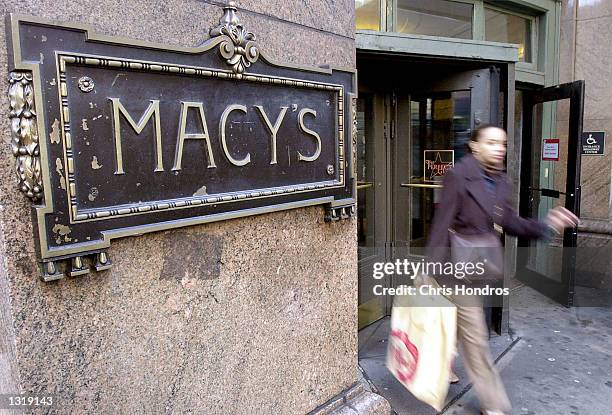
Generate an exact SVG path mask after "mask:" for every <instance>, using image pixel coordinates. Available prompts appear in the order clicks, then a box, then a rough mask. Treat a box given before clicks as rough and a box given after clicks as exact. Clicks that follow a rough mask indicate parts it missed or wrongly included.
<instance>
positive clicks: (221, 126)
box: [219, 104, 251, 167]
mask: <svg viewBox="0 0 612 415" xmlns="http://www.w3.org/2000/svg"><path fill="white" fill-rule="evenodd" d="M232 111H241V112H243V113H245V114H246V112H247V108H246V107H245V106H244V105H239V104H234V105H229V106H228V107H227V108H225V111H223V114H222V115H221V120H220V121H219V134H220V135H221V145H222V146H223V152H224V153H225V157H227V159H228V160H229V162H230V163H232V164H233V165H234V166H238V167H240V166H244V165H245V164H248V163H250V162H251V153H247V155H246V157H245V158H243V159H242V160H236V159H235V158H233V157H232V155H231V154H230V152H229V150H228V149H227V142H226V141H225V125H226V124H227V117H228V116H229V115H230V113H231V112H232Z"/></svg>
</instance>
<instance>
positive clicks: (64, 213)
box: [9, 6, 355, 280]
mask: <svg viewBox="0 0 612 415" xmlns="http://www.w3.org/2000/svg"><path fill="white" fill-rule="evenodd" d="M9 20H10V30H11V35H12V40H11V42H10V45H9V50H10V52H12V53H10V55H11V57H12V59H11V62H10V68H9V70H10V91H9V95H10V105H11V108H10V110H11V121H12V130H13V150H14V154H15V156H16V161H17V165H16V167H17V173H18V176H19V188H20V189H21V190H22V191H23V192H24V193H25V194H26V195H27V196H28V197H29V198H30V199H32V201H33V202H34V207H33V210H34V218H35V219H34V220H35V232H36V233H37V240H38V242H39V251H40V258H41V260H42V262H43V265H44V267H43V268H44V269H43V275H44V278H45V279H46V280H52V279H57V278H60V277H62V276H63V275H64V273H65V272H67V273H68V274H71V275H78V274H81V273H86V272H88V271H89V269H90V267H93V268H95V269H98V270H102V269H105V268H107V267H108V266H110V259H109V258H108V257H107V255H106V253H105V248H107V247H108V246H109V245H110V243H111V240H112V239H114V238H119V237H124V236H130V235H138V234H143V233H146V232H152V231H158V230H164V229H171V228H177V227H182V226H189V225H194V224H199V223H205V222H211V221H218V220H224V219H229V218H235V217H240V216H247V215H255V214H259V213H265V212H271V211H275V210H283V209H291V208H296V207H302V206H309V205H317V204H322V205H325V206H326V214H325V217H326V220H328V221H335V220H338V219H340V218H344V217H348V216H351V215H352V214H354V204H355V175H354V171H355V166H354V154H353V149H354V142H353V140H354V131H353V130H354V121H353V116H354V99H355V85H354V79H355V77H354V73H353V72H352V71H350V70H338V69H327V68H303V67H294V66H287V65H282V64H277V63H273V62H271V61H269V60H268V59H266V58H265V57H264V55H263V54H262V52H261V50H260V48H259V45H258V44H257V42H256V38H255V35H254V34H252V33H250V32H248V31H247V30H246V29H245V28H244V27H243V26H242V25H241V24H240V23H239V22H238V19H237V16H236V9H235V8H234V7H232V6H228V7H226V8H224V15H223V16H222V18H221V20H220V22H219V24H218V26H217V27H215V28H213V29H211V31H210V39H209V40H207V41H206V42H205V43H203V44H202V45H201V46H200V47H197V48H180V49H179V48H174V49H173V48H171V47H167V46H164V45H156V44H148V43H142V42H133V41H132V42H130V41H128V40H123V39H116V38H110V37H106V36H101V35H96V34H95V33H93V32H92V31H91V30H90V29H89V28H87V27H84V26H66V25H56V24H53V23H50V22H47V21H42V20H39V19H34V18H23V17H18V16H10V19H9ZM203 243H205V241H203ZM62 259H67V260H69V261H63V262H65V263H67V266H66V270H63V269H62V261H60V260H62Z"/></svg>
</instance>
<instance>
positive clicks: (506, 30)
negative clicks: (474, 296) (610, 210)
mask: <svg viewBox="0 0 612 415" xmlns="http://www.w3.org/2000/svg"><path fill="white" fill-rule="evenodd" d="M602 7H603V6H602ZM596 8H597V5H594V4H591V2H588V4H586V3H585V4H579V3H578V2H571V1H570V2H559V1H552V0H551V1H545V0H542V1H540V0H538V1H504V2H486V1H484V2H483V1H463V0H460V1H446V0H440V1H427V2H424V1H423V2H421V1H402V0H394V1H384V0H383V1H357V2H356V27H357V31H356V47H357V68H358V71H359V96H360V98H359V104H358V115H357V119H358V143H359V144H360V147H358V155H359V160H358V161H359V163H360V164H358V173H359V175H360V176H359V177H358V179H359V182H358V194H359V207H358V212H359V214H360V215H359V226H358V228H359V229H358V239H359V246H360V283H361V284H360V301H359V303H360V314H359V317H360V327H364V326H366V325H367V324H369V323H371V322H372V321H376V320H377V319H379V318H382V317H383V316H385V315H388V314H389V312H390V308H391V300H392V299H391V298H389V297H385V296H382V297H381V296H376V295H374V294H373V292H372V287H373V284H379V283H380V282H377V281H373V280H372V278H371V267H372V263H373V262H376V261H385V260H386V261H389V260H393V259H394V258H398V257H405V256H406V255H410V252H411V250H412V251H413V253H414V254H415V255H416V257H418V253H419V252H418V251H419V248H420V247H422V246H423V245H424V243H425V240H426V238H427V230H428V227H429V224H430V223H431V219H432V217H433V211H434V208H435V206H436V201H437V199H438V198H439V192H440V188H441V186H440V184H439V183H437V180H436V178H435V177H434V178H432V177H428V176H430V175H431V173H432V172H431V171H430V170H428V168H427V167H426V165H427V163H428V162H429V163H431V165H435V163H434V161H435V160H433V159H432V160H430V158H434V159H435V157H437V158H438V163H441V164H446V165H448V164H450V165H452V163H453V162H457V161H458V160H459V159H460V158H461V157H462V155H463V154H465V141H466V140H467V139H468V137H469V134H470V131H471V130H472V129H473V128H475V127H477V126H478V125H480V124H483V123H486V124H494V125H499V126H501V127H503V128H505V129H506V130H507V132H508V156H507V163H506V164H507V172H508V176H509V177H510V179H511V180H512V182H513V184H514V186H515V189H516V192H515V194H514V200H513V203H514V206H515V208H516V209H517V211H519V212H520V213H521V214H522V215H525V216H531V217H543V216H544V215H545V213H546V212H547V210H548V209H550V208H552V207H554V206H559V205H561V206H566V207H568V208H570V209H571V210H573V211H575V212H578V213H581V217H582V218H583V219H584V223H583V225H582V227H581V228H580V232H576V231H569V232H566V234H565V235H564V236H563V237H559V238H555V239H554V240H553V241H551V242H550V243H542V242H528V241H520V240H516V238H510V237H506V240H505V246H506V254H507V255H506V256H507V258H506V261H507V262H506V282H505V283H506V285H507V286H512V285H513V284H516V283H517V281H516V280H515V276H516V278H517V279H518V280H519V281H518V283H524V284H527V285H531V286H533V287H534V288H536V289H538V290H540V291H541V292H543V293H545V294H546V295H548V296H549V297H551V298H554V299H555V300H556V301H558V302H560V303H563V304H565V305H572V304H573V303H574V300H575V298H574V295H575V292H576V290H579V288H577V287H580V286H585V287H589V288H597V287H602V286H605V285H606V284H609V283H608V282H606V277H605V276H604V277H602V274H601V272H600V273H599V274H597V275H598V277H597V278H596V277H593V276H591V277H585V276H584V275H583V273H580V272H577V271H576V269H577V268H580V265H581V264H580V261H581V260H580V258H578V259H576V257H575V256H572V255H568V254H567V252H574V251H572V249H573V248H574V247H576V246H577V245H580V246H585V245H588V244H592V243H593V240H594V238H595V239H596V240H597V241H598V242H599V243H600V244H601V243H603V242H602V241H604V240H607V237H606V236H605V235H603V233H604V232H603V229H604V228H605V226H606V225H605V223H607V218H605V219H604V218H602V217H601V214H599V217H598V218H601V219H603V221H602V220H601V219H598V220H596V221H592V220H590V218H592V217H594V216H593V213H594V212H595V211H594V207H595V206H598V207H597V208H595V209H600V210H601V209H603V206H608V205H609V202H608V201H607V200H606V201H605V203H603V201H602V203H601V204H599V203H594V202H593V200H594V199H593V198H594V197H600V198H601V197H604V195H603V194H601V192H598V191H594V188H593V185H592V184H591V183H593V182H592V180H593V179H592V176H593V175H592V174H590V169H592V167H591V166H593V165H594V163H599V164H598V165H600V166H601V163H605V161H604V160H606V157H607V156H606V155H605V154H604V155H603V157H599V158H597V157H589V156H582V154H581V148H580V137H581V133H582V131H583V129H584V131H589V128H590V130H591V131H595V130H593V128H596V129H597V127H589V125H591V124H589V122H591V121H585V126H584V128H583V126H582V123H583V119H584V120H589V118H590V117H599V116H603V115H602V114H599V115H597V112H596V111H597V109H594V108H593V103H590V104H584V102H585V101H584V94H585V85H586V102H589V97H593V96H597V95H598V94H603V95H604V96H609V91H608V92H606V91H605V88H603V90H602V88H600V87H599V86H596V85H600V84H601V82H600V81H598V79H597V78H595V79H594V78H593V76H594V73H593V72H590V73H589V72H588V71H586V70H582V71H580V69H579V68H585V69H586V68H589V67H591V66H590V64H589V63H586V62H585V61H584V60H586V61H590V60H595V61H596V62H592V64H594V65H596V66H597V67H601V66H602V65H601V63H600V62H598V61H597V60H598V58H597V56H598V55H597V54H595V53H591V52H590V50H592V49H594V48H597V45H596V44H591V43H590V42H591V41H592V39H591V38H588V40H587V37H588V36H591V35H588V34H587V33H588V32H587V31H586V30H585V29H584V28H583V29H582V30H581V22H582V21H583V20H584V19H589V18H592V16H594V15H596V12H595V11H594V10H595V9H596ZM602 19H603V17H602ZM582 24H583V25H586V23H582ZM576 39H578V41H576ZM580 39H584V40H583V41H582V42H581V41H580ZM595 43H596V42H595ZM602 54H603V55H605V53H602ZM576 55H579V56H580V59H584V60H580V61H578V60H576ZM571 68H573V69H571ZM576 69H578V70H576ZM589 75H590V76H589ZM576 80H585V81H586V82H584V83H582V82H573V81H576ZM568 83H569V84H568ZM560 84H567V85H564V86H562V87H557V85H560ZM606 94H607V95H606ZM601 99H602V97H597V98H595V101H598V102H599V100H601ZM598 123H600V121H598V122H596V123H595V124H597V125H599V124H598ZM601 128H603V127H600V129H597V131H603V130H601ZM551 139H552V141H551ZM549 142H552V143H554V145H556V146H557V147H555V148H556V151H557V152H558V153H559V154H557V157H556V159H555V157H553V158H552V159H550V157H548V156H547V155H545V154H543V151H544V150H543V149H544V148H545V144H546V145H548V143H549ZM546 148H547V149H548V148H549V147H546ZM581 165H582V166H581ZM608 170H609V166H608V167H606V168H605V170H604V171H608ZM585 174H586V176H587V177H589V178H588V179H585V180H583V181H581V177H583V178H584V177H585ZM607 176H609V174H605V173H604V174H603V175H598V177H599V180H607ZM598 183H599V186H601V184H602V183H601V182H598ZM607 183H608V184H607V185H605V186H606V187H609V181H608V182H607ZM606 192H608V193H609V191H608V190H606ZM608 193H606V194H608ZM595 194H598V196H595ZM595 216H596V217H597V215H595ZM589 229H591V230H589ZM592 229H598V231H597V232H599V233H598V234H597V235H593V234H592V233H591V232H593V230H592ZM568 248H569V249H568ZM421 253H422V251H421ZM603 266H605V265H603ZM595 280H596V281H595ZM542 281H543V282H542ZM384 283H385V284H386V286H389V287H390V286H395V285H397V284H400V283H402V281H401V279H399V278H397V279H395V280H394V279H393V278H389V279H388V280H385V281H384ZM508 312H509V309H508V307H507V306H506V307H504V309H503V311H502V312H501V313H499V315H498V323H497V324H496V328H497V329H498V331H503V330H504V327H507V321H508Z"/></svg>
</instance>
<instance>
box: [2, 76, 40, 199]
mask: <svg viewBox="0 0 612 415" xmlns="http://www.w3.org/2000/svg"><path fill="white" fill-rule="evenodd" d="M9 103H10V111H9V118H10V120H11V135H12V140H11V147H12V149H13V155H14V156H15V158H16V160H15V170H16V172H17V177H18V179H19V183H18V187H19V190H21V191H22V192H23V193H25V195H26V196H27V197H29V198H30V200H31V201H32V202H39V201H41V200H42V198H43V184H42V170H41V166H40V148H39V146H38V130H37V127H36V112H35V108H34V90H33V89H32V73H30V72H11V73H10V74H9Z"/></svg>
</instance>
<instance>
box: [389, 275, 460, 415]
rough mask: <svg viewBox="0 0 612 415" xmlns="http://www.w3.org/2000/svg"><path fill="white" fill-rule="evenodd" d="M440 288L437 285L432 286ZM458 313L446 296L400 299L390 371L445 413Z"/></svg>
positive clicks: (394, 318) (420, 295) (393, 325)
mask: <svg viewBox="0 0 612 415" xmlns="http://www.w3.org/2000/svg"><path fill="white" fill-rule="evenodd" d="M431 286H432V287H434V288H435V287H437V284H435V282H434V283H433V284H432V285H431ZM456 335H457V309H456V307H455V306H454V305H453V304H452V303H451V302H450V301H449V300H447V299H446V298H445V297H443V296H442V295H436V294H432V295H429V294H428V293H424V294H423V291H420V290H419V289H418V287H417V289H416V293H415V294H413V295H411V294H404V295H396V296H395V298H394V300H393V310H392V312H391V332H390V334H389V343H388V350H387V368H388V369H389V370H390V371H391V373H392V374H393V376H395V378H396V379H397V380H398V381H399V382H400V383H402V385H404V386H405V387H406V389H408V390H409V391H410V392H411V393H412V394H413V395H414V396H415V397H416V398H417V399H419V400H421V401H423V402H425V403H427V404H428V405H430V406H432V407H433V408H435V409H436V410H437V411H441V410H442V408H443V407H444V402H445V400H446V394H447V392H448V386H449V376H450V370H451V365H452V361H453V359H454V357H455V354H456Z"/></svg>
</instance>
